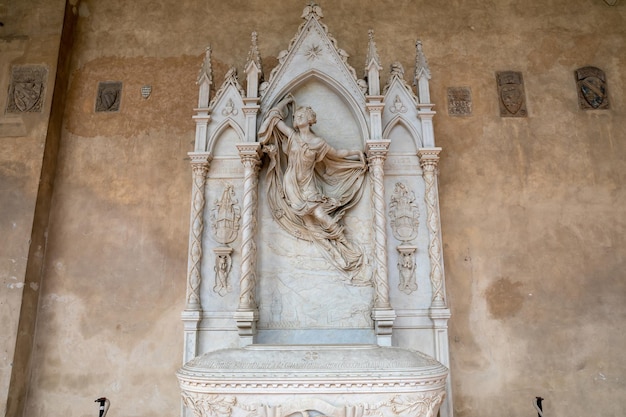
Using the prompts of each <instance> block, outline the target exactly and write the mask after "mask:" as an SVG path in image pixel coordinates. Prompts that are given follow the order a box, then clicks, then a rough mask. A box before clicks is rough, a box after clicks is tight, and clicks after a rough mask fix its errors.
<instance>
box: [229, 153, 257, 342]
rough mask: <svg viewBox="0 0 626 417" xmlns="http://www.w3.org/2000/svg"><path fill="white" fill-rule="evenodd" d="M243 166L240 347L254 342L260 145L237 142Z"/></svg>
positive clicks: (238, 318)
mask: <svg viewBox="0 0 626 417" xmlns="http://www.w3.org/2000/svg"><path fill="white" fill-rule="evenodd" d="M237 149H238V150H239V157H240V158H241V163H242V164H243V166H244V184H243V188H244V190H243V213H242V218H243V227H242V233H241V235H242V242H241V277H240V279H239V288H240V292H239V306H238V307H237V311H236V312H235V321H236V322H237V328H238V329H239V338H240V344H241V346H246V345H249V344H251V343H253V341H254V335H255V334H256V323H257V321H258V320H259V311H258V307H257V304H256V243H255V236H256V229H257V218H256V217H257V204H258V190H257V186H258V182H259V178H258V174H259V167H260V165H261V156H260V149H261V144H259V143H257V142H252V143H249V142H246V143H240V144H238V145H237Z"/></svg>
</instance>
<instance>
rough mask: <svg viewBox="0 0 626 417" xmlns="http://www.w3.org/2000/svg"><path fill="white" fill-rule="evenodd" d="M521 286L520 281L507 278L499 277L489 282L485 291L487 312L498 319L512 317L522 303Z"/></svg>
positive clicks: (520, 307)
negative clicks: (491, 282)
mask: <svg viewBox="0 0 626 417" xmlns="http://www.w3.org/2000/svg"><path fill="white" fill-rule="evenodd" d="M521 288H522V283H521V282H512V281H511V280H510V279H509V278H500V279H499V280H497V281H496V282H494V283H493V284H491V285H490V286H489V288H488V289H487V291H486V292H485V299H486V301H487V306H488V308H489V313H491V315H492V316H493V317H494V318H496V319H498V320H504V319H507V318H511V317H514V316H515V315H516V314H517V313H519V311H520V310H521V309H522V306H523V305H524V295H523V294H522V292H521Z"/></svg>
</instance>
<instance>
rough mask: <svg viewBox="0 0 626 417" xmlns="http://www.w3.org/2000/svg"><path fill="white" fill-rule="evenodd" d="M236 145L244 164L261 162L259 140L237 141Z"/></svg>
mask: <svg viewBox="0 0 626 417" xmlns="http://www.w3.org/2000/svg"><path fill="white" fill-rule="evenodd" d="M235 146H236V147H237V150H238V151H239V158H241V162H242V163H243V164H245V163H246V162H255V163H257V164H259V163H260V162H261V144H260V143H259V142H243V143H237V144H236V145H235Z"/></svg>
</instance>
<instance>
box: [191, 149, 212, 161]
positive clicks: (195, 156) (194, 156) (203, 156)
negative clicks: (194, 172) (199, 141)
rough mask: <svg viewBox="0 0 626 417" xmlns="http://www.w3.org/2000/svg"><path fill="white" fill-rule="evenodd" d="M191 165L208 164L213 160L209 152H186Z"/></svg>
mask: <svg viewBox="0 0 626 417" xmlns="http://www.w3.org/2000/svg"><path fill="white" fill-rule="evenodd" d="M187 155H188V156H189V159H190V160H191V163H192V164H209V163H210V162H211V161H212V160H213V155H211V152H187Z"/></svg>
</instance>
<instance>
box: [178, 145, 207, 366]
mask: <svg viewBox="0 0 626 417" xmlns="http://www.w3.org/2000/svg"><path fill="white" fill-rule="evenodd" d="M189 157H190V158H191V169H192V175H193V178H192V193H191V216H190V226H189V229H190V230H189V257H188V265H187V295H186V298H185V300H186V303H185V310H184V311H183V313H182V320H183V322H184V328H185V330H184V332H185V336H184V351H183V363H186V362H188V361H190V360H191V359H193V358H194V357H195V356H196V355H197V353H198V325H199V323H200V320H202V304H201V301H200V286H201V285H202V271H201V266H202V231H203V230H204V218H203V213H204V205H205V196H204V188H205V185H206V178H207V174H208V172H209V166H210V164H211V159H212V158H213V157H212V156H211V154H210V153H208V152H189Z"/></svg>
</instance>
